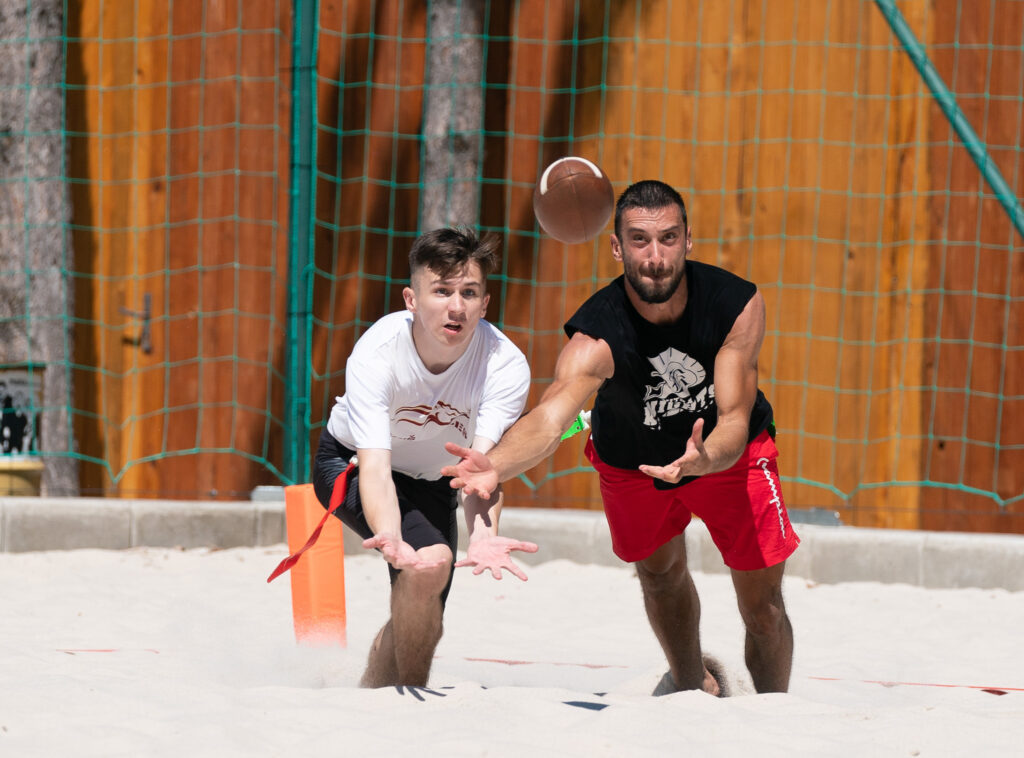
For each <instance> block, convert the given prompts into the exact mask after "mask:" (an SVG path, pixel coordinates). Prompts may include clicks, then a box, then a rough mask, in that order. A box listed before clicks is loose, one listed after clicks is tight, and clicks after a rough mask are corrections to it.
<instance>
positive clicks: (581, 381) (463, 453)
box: [442, 333, 615, 498]
mask: <svg viewBox="0 0 1024 758" xmlns="http://www.w3.org/2000/svg"><path fill="white" fill-rule="evenodd" d="M614 371H615V362H614V360H613V358H612V352H611V348H609V347H608V344H607V343H606V342H604V341H603V340H596V339H594V338H592V337H588V336H586V335H585V334H581V333H577V334H575V335H573V337H572V339H571V340H569V343H568V344H567V345H566V346H565V347H564V348H563V349H562V352H561V354H560V355H559V357H558V363H557V364H556V365H555V377H554V381H553V382H552V383H551V386H550V387H548V389H547V390H546V391H545V392H544V395H543V396H542V397H541V400H540V403H538V405H537V406H536V407H535V408H534V409H533V410H531V411H530V412H529V413H527V414H526V415H525V416H523V417H522V418H521V419H519V421H517V422H516V423H515V424H514V425H513V426H512V428H511V429H509V430H508V431H507V432H505V434H504V436H503V437H502V438H501V442H499V443H498V445H497V446H496V447H495V448H494V449H493V450H491V451H490V452H489V453H488V454H487V456H486V457H484V456H479V455H471V451H470V450H469V449H468V448H463V447H459V446H457V445H451V444H449V445H447V446H446V447H447V449H448V451H449V452H451V453H453V454H455V455H458V456H459V457H460V458H462V460H461V461H459V463H458V464H457V465H454V466H447V467H445V468H444V469H442V473H443V474H444V475H445V476H451V477H454V479H453V481H452V486H453V487H464V489H465V491H466V492H467V493H473V494H480V495H481V496H482V497H485V498H487V497H489V496H490V493H491V492H492V491H493V490H494V487H495V485H496V484H497V483H498V482H503V481H507V480H508V479H511V478H512V477H514V476H516V475H517V474H521V473H522V472H523V471H526V470H527V469H529V468H531V467H533V466H535V465H536V464H538V463H539V462H541V461H542V460H544V459H545V458H547V457H548V456H549V455H551V453H553V452H554V450H555V448H557V447H558V443H559V441H560V440H561V436H562V432H564V431H565V430H566V429H568V428H569V425H570V424H572V422H573V419H575V418H576V416H577V414H579V412H580V410H581V409H582V408H583V407H584V405H585V404H586V402H587V400H589V399H590V397H591V396H592V395H593V394H594V393H595V392H597V390H598V388H599V387H600V386H601V384H602V383H603V382H604V380H605V379H607V378H609V377H610V376H611V375H612V374H613V373H614ZM481 469H486V470H487V471H486V473H485V472H484V471H482V470H481ZM481 474H484V475H483V476H481Z"/></svg>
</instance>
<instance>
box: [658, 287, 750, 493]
mask: <svg viewBox="0 0 1024 758" xmlns="http://www.w3.org/2000/svg"><path fill="white" fill-rule="evenodd" d="M764 310H765V309H764V298H762V297H761V293H760V292H757V293H755V294H754V297H752V298H751V299H750V302H748V303H747V305H746V307H745V308H744V309H743V312H742V313H740V315H739V316H738V317H737V318H736V321H735V322H734V323H733V326H732V329H731V330H729V334H728V336H727V337H726V338H725V342H724V343H723V344H722V347H721V349H720V350H719V351H718V355H717V357H716V358H715V403H716V404H717V406H718V419H717V422H716V424H715V428H714V430H712V432H711V434H709V435H708V437H707V439H704V437H703V429H704V421H703V420H698V421H697V423H695V424H694V425H693V433H692V434H691V435H690V439H689V440H688V441H687V444H686V451H685V453H684V454H683V455H682V457H680V458H679V459H678V460H676V461H673V462H672V463H670V464H669V465H667V466H641V467H640V470H641V471H643V472H644V473H645V474H649V475H650V476H654V477H657V478H659V479H664V480H665V481H669V482H678V481H679V480H680V479H682V478H683V477H684V476H699V475H702V474H711V473H714V472H716V471H724V470H725V469H727V468H729V467H730V466H732V465H733V464H734V463H736V461H737V460H739V457H740V455H741V454H742V453H743V449H744V448H745V447H746V445H747V437H748V436H749V434H750V412H751V410H752V409H753V407H754V401H755V400H756V399H757V358H758V354H759V353H760V352H761V343H762V342H763V341H764V330H765V313H764Z"/></svg>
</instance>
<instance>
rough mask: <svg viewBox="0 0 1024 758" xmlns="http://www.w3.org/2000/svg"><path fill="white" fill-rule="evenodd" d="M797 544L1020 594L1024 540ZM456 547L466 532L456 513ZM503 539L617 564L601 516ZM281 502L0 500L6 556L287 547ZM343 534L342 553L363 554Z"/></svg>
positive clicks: (915, 538) (886, 575)
mask: <svg viewBox="0 0 1024 758" xmlns="http://www.w3.org/2000/svg"><path fill="white" fill-rule="evenodd" d="M795 527H796V529H797V532H798V533H799V535H800V537H801V540H802V542H801V545H800V548H799V549H798V550H797V552H796V553H795V554H794V555H793V557H792V558H790V560H789V563H788V566H787V573H788V574H789V575H793V576H801V577H804V578H806V579H809V580H811V581H815V582H823V583H837V582H859V581H863V582H886V583H904V584H911V585H918V586H922V587H927V588H959V587H981V588H1003V589H1006V590H1009V591H1012V592H1024V535H1003V534H961V533H950V532H910V531H899V530H888V529H863V528H857V527H848V526H838V527H837V526H820V525H813V524H796V525H795ZM459 529H460V544H461V545H462V546H463V547H464V546H465V544H466V540H467V536H466V528H465V522H464V519H463V518H462V513H461V511H460V513H459ZM501 532H502V534H504V535H506V536H509V537H515V538H517V539H522V540H529V541H531V542H536V543H537V544H538V545H539V547H540V550H539V551H538V552H537V553H535V554H533V555H530V554H526V553H521V554H517V559H518V560H521V561H522V562H523V563H524V564H536V563H540V562H542V561H547V560H553V559H556V558H557V559H565V560H571V561H576V562H578V563H596V564H601V565H608V566H621V565H622V562H621V561H620V560H619V559H618V558H616V557H615V555H614V554H613V553H612V548H611V538H610V536H609V534H608V526H607V523H606V522H605V519H604V515H603V514H602V513H600V512H597V511H575V510H549V509H539V508H538V509H534V508H522V509H517V508H506V509H505V511H504V512H503V513H502V516H501ZM285 539H286V524H285V516H284V503H283V502H282V501H281V500H273V499H266V500H256V501H243V502H205V501H194V502H187V501H177V500H175V501H162V500H113V499H110V500H108V499H103V498H39V497H6V498H0V551H2V552H11V553H14V552H25V551H33V550H75V549H83V548H99V549H106V550H121V549H126V548H131V547H142V546H148V547H181V548H186V549H190V548H203V547H217V548H230V547H254V546H266V545H278V544H280V545H282V548H281V552H282V558H283V557H284V555H285V554H286V549H285V548H284V546H283V543H284V542H285ZM361 543H362V540H361V539H360V538H359V537H358V536H356V535H355V534H353V533H352V532H351V531H349V530H347V529H346V530H345V550H346V552H347V553H348V554H351V555H355V554H358V553H359V552H360V551H362V549H363V548H362V545H361ZM686 545H687V558H688V562H689V565H690V568H691V569H692V570H695V571H704V572H724V571H726V570H727V569H726V567H725V565H724V564H723V563H722V558H721V556H720V555H719V553H718V550H717V548H716V547H715V546H714V544H713V543H712V541H711V537H710V535H709V534H708V531H707V529H706V528H705V527H704V525H703V524H702V523H701V522H699V521H694V522H693V523H692V524H691V525H690V527H689V528H688V529H687V531H686Z"/></svg>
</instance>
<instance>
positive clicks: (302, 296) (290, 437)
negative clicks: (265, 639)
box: [283, 0, 319, 484]
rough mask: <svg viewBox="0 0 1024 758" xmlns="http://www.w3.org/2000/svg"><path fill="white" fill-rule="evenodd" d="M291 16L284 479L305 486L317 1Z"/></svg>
mask: <svg viewBox="0 0 1024 758" xmlns="http://www.w3.org/2000/svg"><path fill="white" fill-rule="evenodd" d="M292 7H293V16H292V24H293V27H292V112H291V129H292V139H291V160H290V170H291V177H290V185H289V205H288V232H289V236H288V304H287V309H288V317H287V327H286V328H287V335H286V339H285V371H286V377H285V387H284V392H285V403H284V405H285V409H284V413H285V417H284V424H283V425H284V433H285V435H286V437H287V439H286V440H285V444H284V466H283V470H284V475H285V476H286V477H287V479H288V480H289V481H290V482H291V483H292V484H294V483H297V482H307V481H309V478H310V471H309V430H310V420H309V393H310V344H311V334H310V331H311V330H310V325H311V322H312V310H311V307H310V300H311V298H312V294H311V289H312V287H311V277H310V271H311V269H310V257H311V256H310V253H311V251H312V249H313V189H314V188H313V182H314V180H315V173H314V171H313V165H314V162H315V160H316V123H315V117H316V114H315V109H316V102H315V96H316V43H317V39H316V25H317V18H318V16H319V4H318V2H317V0H294V2H293V6H292Z"/></svg>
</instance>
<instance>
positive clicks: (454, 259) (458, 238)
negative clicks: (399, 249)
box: [409, 227, 500, 279]
mask: <svg viewBox="0 0 1024 758" xmlns="http://www.w3.org/2000/svg"><path fill="white" fill-rule="evenodd" d="M499 246H500V240H499V238H498V235H496V234H493V233H488V234H485V235H484V236H482V237H480V236H478V235H477V233H476V232H475V231H473V230H472V229H469V228H468V227H444V228H442V229H434V230H432V231H429V232H424V233H423V234H421V235H420V236H419V237H417V238H416V241H415V242H413V244H412V250H410V251H409V275H410V276H412V275H413V274H415V273H416V272H417V271H419V270H420V269H422V268H429V269H430V270H431V271H433V272H434V273H435V274H437V275H438V276H440V277H441V278H442V279H447V278H448V277H450V276H451V275H452V274H453V273H455V272H456V271H459V270H461V269H462V268H463V267H464V266H465V265H466V264H467V263H469V262H470V261H476V262H477V263H478V264H479V265H480V273H481V274H483V277H484V279H486V278H487V277H488V276H489V275H490V273H491V272H492V271H494V270H495V269H496V268H497V266H498V247H499Z"/></svg>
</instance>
